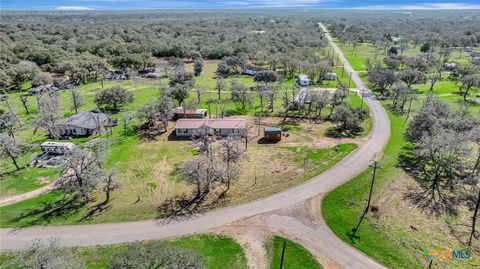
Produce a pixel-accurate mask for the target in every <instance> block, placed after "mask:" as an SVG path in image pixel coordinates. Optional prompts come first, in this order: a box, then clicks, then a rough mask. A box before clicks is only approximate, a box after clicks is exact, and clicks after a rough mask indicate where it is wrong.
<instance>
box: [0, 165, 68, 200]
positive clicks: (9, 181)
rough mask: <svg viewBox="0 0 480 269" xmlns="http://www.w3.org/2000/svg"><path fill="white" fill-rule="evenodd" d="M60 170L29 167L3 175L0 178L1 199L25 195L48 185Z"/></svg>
mask: <svg viewBox="0 0 480 269" xmlns="http://www.w3.org/2000/svg"><path fill="white" fill-rule="evenodd" d="M59 170H60V169H59V168H38V167H27V168H23V169H21V170H19V171H12V172H9V173H7V174H3V175H2V176H1V178H0V197H2V198H4V197H7V196H11V195H15V194H19V193H24V192H28V191H32V190H35V189H37V188H39V187H42V186H45V185H48V182H51V181H53V180H55V179H56V178H57V176H58V174H59ZM47 181H48V182H47Z"/></svg>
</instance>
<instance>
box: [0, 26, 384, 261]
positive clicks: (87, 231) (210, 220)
mask: <svg viewBox="0 0 480 269" xmlns="http://www.w3.org/2000/svg"><path fill="white" fill-rule="evenodd" d="M320 26H321V27H322V28H323V26H322V25H320ZM323 29H324V30H325V28H323ZM327 38H328V40H329V41H330V42H331V44H332V46H333V47H334V48H335V50H336V51H337V52H338V53H339V55H340V58H341V59H342V60H343V61H344V63H345V68H346V69H347V71H348V72H350V73H351V74H352V80H353V81H354V82H355V83H356V84H357V88H358V89H359V91H366V92H369V91H368V89H367V88H366V87H365V85H364V84H363V82H362V81H361V79H360V77H359V76H358V74H357V73H356V72H355V71H354V70H353V68H352V67H351V66H350V65H349V64H348V62H347V61H346V59H345V58H344V57H343V54H342V53H341V51H340V50H339V49H338V47H337V46H336V45H335V44H334V43H333V41H332V39H331V37H330V36H329V35H328V34H327ZM365 101H366V103H367V104H368V106H369V107H370V111H371V113H372V116H373V118H374V126H373V129H372V133H371V135H370V137H369V140H368V141H367V142H366V143H365V144H364V145H363V146H362V147H360V148H359V149H357V150H356V151H355V152H353V153H352V154H350V155H349V156H347V157H346V158H345V159H344V160H343V161H341V162H339V163H338V164H337V165H335V166H334V167H332V168H330V169H329V170H327V171H325V172H324V173H322V174H320V175H318V176H316V177H314V178H312V179H310V180H308V181H307V182H304V183H302V184H300V185H297V186H295V187H292V188H290V189H287V190H284V191H282V192H279V193H276V194H273V195H271V196H268V197H266V198H263V199H260V200H256V201H252V202H249V203H246V204H242V205H238V206H233V207H227V208H221V209H217V210H213V211H210V212H208V213H205V214H203V215H199V216H194V217H192V218H189V219H184V220H172V221H169V222H162V221H155V220H150V221H137V222H123V223H105V224H89V225H66V226H47V227H32V228H25V229H1V230H0V249H1V250H6V249H19V248H24V247H26V246H28V245H29V244H30V243H31V241H32V240H33V239H36V238H40V239H47V238H52V237H53V238H59V239H60V243H61V244H62V245H63V246H91V245H98V244H113V243H121V242H131V241H136V240H146V239H159V238H167V237H174V236H181V235H186V234H192V233H203V232H207V231H209V230H212V229H214V228H218V227H221V226H225V225H228V224H231V223H233V222H237V221H240V220H243V219H246V218H249V217H252V216H257V215H261V214H265V215H268V214H269V212H270V213H271V212H272V211H275V210H284V209H288V208H292V207H295V206H297V205H298V204H301V203H305V201H307V200H309V199H310V198H312V197H315V196H317V195H318V194H321V193H327V192H329V191H331V190H333V189H334V188H336V187H337V186H339V185H341V184H343V183H345V182H347V181H348V180H350V179H352V178H353V177H354V176H356V175H357V174H358V173H360V172H361V171H363V170H364V169H366V168H367V167H368V165H369V164H370V163H371V161H372V160H373V159H375V158H377V157H378V156H380V154H381V153H382V152H383V148H384V146H385V145H386V143H387V141H388V138H389V136H390V122H389V119H388V116H387V114H386V113H385V110H384V109H383V107H382V106H381V104H380V103H379V102H378V101H376V100H374V99H370V98H365ZM295 223H296V222H293V223H292V224H291V225H288V226H289V227H285V228H287V229H286V230H285V231H286V233H291V234H292V236H296V234H302V233H301V231H302V229H303V228H302V227H301V225H300V224H299V225H296V224H295ZM319 225H320V227H316V229H315V230H314V231H312V232H311V233H309V234H308V235H307V236H303V237H304V239H303V240H310V245H313V246H314V247H317V248H318V249H320V251H321V252H322V253H323V254H324V255H325V256H328V258H330V259H331V260H333V261H334V262H335V263H337V264H338V265H340V266H341V267H343V268H384V267H383V266H381V265H379V264H378V263H376V262H374V261H373V260H371V259H370V258H369V257H367V256H366V255H364V254H363V253H361V252H359V251H357V250H356V249H354V248H352V247H350V246H348V245H347V244H345V243H344V242H343V241H342V240H341V239H339V238H337V237H336V236H335V235H334V234H333V233H332V232H331V230H330V229H329V228H328V226H327V225H326V224H325V223H324V222H323V221H321V223H320V224H319ZM288 230H290V232H288Z"/></svg>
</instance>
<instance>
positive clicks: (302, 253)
mask: <svg viewBox="0 0 480 269" xmlns="http://www.w3.org/2000/svg"><path fill="white" fill-rule="evenodd" d="M284 240H285V241H286V242H287V244H286V247H285V255H284V259H283V267H282V268H284V269H321V268H322V266H321V265H320V264H319V263H318V262H317V260H315V258H314V257H313V256H312V254H310V252H308V251H307V250H306V249H305V248H304V247H303V246H301V245H300V244H297V243H295V242H292V241H290V240H287V239H284V238H282V237H280V236H275V237H273V242H272V245H273V246H270V248H272V249H271V250H270V252H271V254H272V260H271V263H270V268H271V269H277V268H280V261H281V258H282V251H283V242H284Z"/></svg>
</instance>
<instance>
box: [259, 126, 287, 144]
mask: <svg viewBox="0 0 480 269" xmlns="http://www.w3.org/2000/svg"><path fill="white" fill-rule="evenodd" d="M263 139H264V140H265V141H268V142H278V141H280V140H282V129H280V128H278V127H265V129H263Z"/></svg>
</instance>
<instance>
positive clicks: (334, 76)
mask: <svg viewBox="0 0 480 269" xmlns="http://www.w3.org/2000/svg"><path fill="white" fill-rule="evenodd" d="M325 78H326V79H327V80H337V73H333V72H331V73H327V75H326V76H325Z"/></svg>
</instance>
